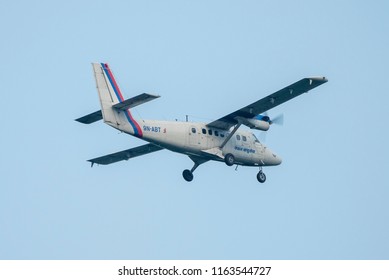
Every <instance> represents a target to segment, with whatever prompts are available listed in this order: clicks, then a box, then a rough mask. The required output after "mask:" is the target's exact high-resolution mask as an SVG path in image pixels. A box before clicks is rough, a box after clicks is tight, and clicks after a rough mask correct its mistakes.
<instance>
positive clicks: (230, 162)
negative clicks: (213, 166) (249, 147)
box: [224, 154, 235, 166]
mask: <svg viewBox="0 0 389 280" xmlns="http://www.w3.org/2000/svg"><path fill="white" fill-rule="evenodd" d="M224 162H225V163H226V164H227V165H228V166H233V165H234V163H235V158H234V156H233V155H232V154H226V156H225V157H224Z"/></svg>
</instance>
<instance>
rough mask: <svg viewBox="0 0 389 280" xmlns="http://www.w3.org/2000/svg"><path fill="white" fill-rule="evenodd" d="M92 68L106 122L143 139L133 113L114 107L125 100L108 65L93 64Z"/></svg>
mask: <svg viewBox="0 0 389 280" xmlns="http://www.w3.org/2000/svg"><path fill="white" fill-rule="evenodd" d="M92 66H93V72H94V75H95V79H96V87H97V91H98V93H99V99H100V104H101V112H102V115H103V119H104V122H105V123H107V124H108V125H110V126H113V127H115V128H117V129H119V130H121V131H125V132H128V133H130V134H133V135H135V136H138V137H142V130H141V128H140V126H139V124H138V123H137V121H136V120H135V119H134V118H133V117H132V115H131V112H130V111H129V110H125V111H121V110H117V109H115V108H114V107H113V106H114V105H117V104H118V103H121V102H124V98H123V95H122V93H121V91H120V88H119V86H118V84H117V82H116V80H115V77H114V76H113V74H112V71H111V69H110V68H109V66H108V64H107V63H92ZM128 124H130V125H128Z"/></svg>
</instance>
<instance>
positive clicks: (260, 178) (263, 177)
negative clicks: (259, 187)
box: [257, 168, 266, 183]
mask: <svg viewBox="0 0 389 280" xmlns="http://www.w3.org/2000/svg"><path fill="white" fill-rule="evenodd" d="M257 180H258V182H260V183H265V181H266V175H265V173H263V172H262V168H261V169H260V170H259V172H258V174H257Z"/></svg>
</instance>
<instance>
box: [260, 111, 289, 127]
mask: <svg viewBox="0 0 389 280" xmlns="http://www.w3.org/2000/svg"><path fill="white" fill-rule="evenodd" d="M260 119H261V120H262V121H265V122H268V123H269V124H270V125H272V124H277V125H283V124H284V114H279V115H277V116H275V117H274V118H273V119H271V118H270V117H269V116H268V114H267V112H265V113H263V115H260Z"/></svg>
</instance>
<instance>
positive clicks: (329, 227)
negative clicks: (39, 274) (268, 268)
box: [0, 0, 389, 259]
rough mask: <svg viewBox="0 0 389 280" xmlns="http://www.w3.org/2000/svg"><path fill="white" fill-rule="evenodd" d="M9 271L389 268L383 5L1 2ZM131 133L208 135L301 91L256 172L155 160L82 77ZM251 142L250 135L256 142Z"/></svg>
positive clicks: (387, 61)
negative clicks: (229, 265)
mask: <svg viewBox="0 0 389 280" xmlns="http://www.w3.org/2000/svg"><path fill="white" fill-rule="evenodd" d="M1 2H2V3H1V9H0V34H1V44H0V53H1V64H2V67H1V70H0V77H1V105H2V106H1V138H0V144H1V145H0V151H1V154H0V175H1V176H0V258H1V259H388V258H389V242H388V236H389V225H388V221H389V203H388V198H389V189H388V187H389V184H388V177H387V172H388V171H387V170H388V163H387V161H388V156H389V153H388V151H389V149H388V142H389V137H388V132H387V128H388V116H387V112H388V105H389V98H388V96H389V84H388V77H389V71H388V69H389V51H388V50H389V17H388V14H389V4H388V3H389V2H388V1H370V2H367V1H249V0H243V1H143V0H142V1H38V2H37V3H34V2H35V1H1ZM100 61H102V62H108V63H110V65H111V67H112V69H113V71H114V73H115V75H116V78H117V80H118V81H119V84H120V86H121V88H122V91H123V92H124V95H125V97H126V98H129V97H131V96H134V95H137V94H139V93H142V92H149V93H156V94H160V95H161V96H162V98H160V99H158V100H156V101H153V102H150V103H148V104H145V105H142V106H140V107H137V108H135V109H134V112H133V113H134V115H135V116H137V117H143V118H149V119H153V118H155V119H165V120H174V119H176V118H177V119H181V120H183V119H185V115H189V116H190V117H189V118H190V119H191V120H198V121H204V122H207V121H210V120H214V119H217V118H219V117H221V116H224V115H225V114H228V113H230V112H231V111H233V110H236V109H239V108H241V107H243V106H245V105H247V104H249V103H251V102H253V101H256V100H258V99H259V98H262V97H264V96H266V95H267V94H270V93H273V92H274V91H276V90H278V89H280V88H283V87H284V86H287V85H289V84H290V83H293V82H295V81H297V80H299V79H301V78H303V77H308V76H316V75H323V76H326V77H328V78H329V82H328V83H327V84H325V85H323V86H321V87H319V88H317V89H315V90H313V91H311V92H309V93H308V94H305V95H303V96H301V97H299V98H297V99H294V100H292V101H290V102H288V103H286V104H283V105H281V106H279V107H277V108H275V109H273V110H271V111H270V112H269V113H270V114H271V115H273V116H274V115H277V114H279V113H284V114H285V124H284V126H283V127H275V126H274V127H272V128H271V130H270V131H269V132H268V133H267V136H266V144H267V145H268V146H269V147H270V148H271V149H272V150H274V151H275V152H276V153H277V154H279V155H280V156H282V158H283V163H282V165H281V166H279V167H272V168H266V169H265V172H266V174H267V182H266V183H265V184H263V185H262V184H259V183H258V182H257V180H256V178H255V176H256V173H257V169H256V168H243V167H240V168H238V171H235V170H234V168H229V167H227V166H226V165H225V164H221V163H215V162H211V163H207V164H204V165H202V166H200V167H199V168H198V169H197V170H196V172H195V179H194V181H193V182H192V183H187V182H185V181H184V180H183V178H182V175H181V173H182V170H183V169H186V168H190V167H191V166H192V162H191V160H190V159H189V158H187V157H185V156H183V155H179V154H175V153H171V152H168V151H161V152H158V153H155V154H150V155H146V156H144V157H139V158H136V159H133V160H130V161H128V162H120V163H117V164H114V165H110V166H98V167H94V168H90V166H89V164H88V163H87V162H86V160H87V159H90V158H93V157H96V156H100V155H104V154H107V153H111V152H116V151H120V150H123V149H127V148H131V147H135V146H137V145H140V144H142V143H144V142H142V141H141V140H139V139H135V138H132V137H129V136H127V135H124V134H120V133H118V132H117V131H116V130H114V129H112V128H110V127H108V126H106V125H104V124H103V123H102V122H99V123H95V124H93V125H83V124H80V123H77V122H75V121H74V119H75V118H78V117H80V116H83V115H85V114H87V113H90V112H93V111H95V110H97V109H99V102H98V98H97V92H96V89H95V82H94V79H93V74H92V70H91V65H90V63H91V62H100ZM257 134H258V135H259V133H257Z"/></svg>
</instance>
